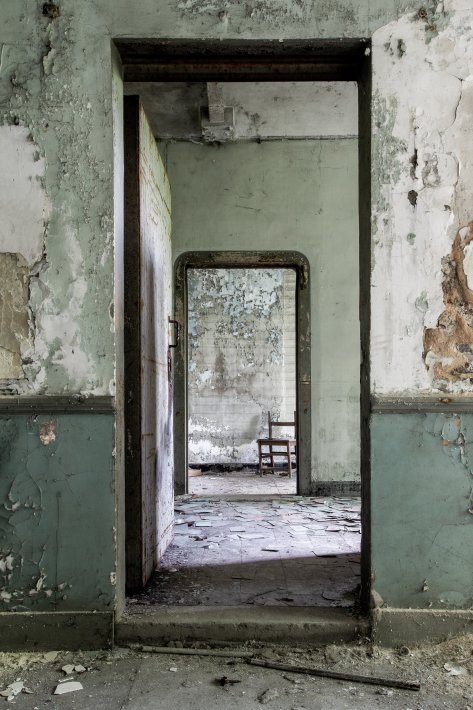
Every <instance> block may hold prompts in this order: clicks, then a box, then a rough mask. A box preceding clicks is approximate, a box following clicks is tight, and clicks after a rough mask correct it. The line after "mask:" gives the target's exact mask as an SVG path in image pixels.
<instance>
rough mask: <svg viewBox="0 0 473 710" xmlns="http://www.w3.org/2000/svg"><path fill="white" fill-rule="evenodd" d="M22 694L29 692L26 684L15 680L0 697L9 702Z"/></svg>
mask: <svg viewBox="0 0 473 710" xmlns="http://www.w3.org/2000/svg"><path fill="white" fill-rule="evenodd" d="M21 692H29V691H27V690H26V688H25V684H24V683H23V681H22V680H15V681H14V682H13V683H10V685H8V686H7V687H6V688H5V690H2V692H1V693H0V695H1V696H2V697H3V698H6V699H7V700H8V701H10V700H14V699H15V697H16V696H17V695H19V694H20V693H21Z"/></svg>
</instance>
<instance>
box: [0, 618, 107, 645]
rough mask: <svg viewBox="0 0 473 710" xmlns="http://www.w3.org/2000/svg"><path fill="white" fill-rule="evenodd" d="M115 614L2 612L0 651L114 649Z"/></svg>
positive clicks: (0, 620) (0, 619)
mask: <svg viewBox="0 0 473 710" xmlns="http://www.w3.org/2000/svg"><path fill="white" fill-rule="evenodd" d="M113 628H114V615H113V612H111V611H110V612H108V611H107V612H93V611H53V612H49V611H38V612H2V613H0V651H60V650H69V651H76V650H78V649H81V650H93V649H100V648H111V646H112V645H113Z"/></svg>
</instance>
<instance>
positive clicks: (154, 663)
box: [0, 635, 473, 710]
mask: <svg viewBox="0 0 473 710" xmlns="http://www.w3.org/2000/svg"><path fill="white" fill-rule="evenodd" d="M183 647H186V644H182V643H180V642H175V643H173V642H171V643H170V644H169V646H168V648H167V649H166V653H153V652H143V651H140V650H137V649H130V648H115V650H113V651H111V652H75V653H72V652H66V651H59V652H54V651H53V652H49V653H45V654H43V653H30V654H28V653H3V654H0V693H1V696H3V698H4V702H5V707H8V706H10V705H11V706H14V707H16V708H25V709H28V710H34V709H35V708H37V709H38V710H39V709H40V708H76V709H77V710H83V709H85V708H87V709H88V708H93V709H94V710H100V709H102V708H103V709H110V710H112V709H113V710H115V709H117V710H148V709H151V708H153V709H162V710H177V709H179V710H191V709H192V710H204V709H205V710H207V708H218V709H219V710H222V709H225V710H226V709H227V708H228V710H230V709H232V710H247V709H251V708H259V707H261V706H262V705H267V706H268V708H271V709H272V710H314V709H316V710H317V709H320V710H343V709H347V710H348V709H349V708H350V709H351V708H355V709H360V710H361V709H363V710H369V709H370V708H378V709H379V708H380V709H381V710H383V709H387V708H404V709H405V710H408V709H410V710H440V709H441V708H442V709H443V708H449V709H451V710H471V709H472V708H473V686H472V682H471V680H472V676H471V674H472V673H473V635H469V636H463V637H460V638H456V639H451V640H448V641H445V642H443V643H440V644H436V645H428V646H427V645H426V646H422V647H416V648H406V647H402V648H399V649H381V648H378V647H374V646H373V645H372V644H371V643H369V641H367V640H361V641H360V642H359V643H357V644H352V645H343V646H335V645H330V646H326V647H325V648H323V647H300V646H298V647H295V646H291V645H290V644H287V645H279V646H278V645H272V646H262V645H261V644H258V643H256V642H249V643H247V644H244V645H241V646H226V647H225V646H222V645H219V646H218V648H217V649H216V650H217V652H219V653H221V652H222V651H225V650H227V651H229V653H230V654H234V655H233V657H232V655H230V656H228V657H227V656H224V657H207V656H200V655H175V652H176V651H177V652H178V653H179V652H180V651H181V649H182V648H183ZM188 647H189V648H192V649H197V651H199V649H200V650H201V651H202V650H204V652H205V651H206V650H212V647H211V644H207V645H206V644H194V645H192V646H190V645H189V646H188ZM248 652H250V654H251V655H252V656H253V657H254V658H256V659H260V660H263V661H266V662H269V663H274V662H276V663H284V664H288V665H290V666H304V667H307V668H318V669H326V670H329V671H338V672H345V673H348V674H358V675H360V674H361V675H366V676H371V677H377V678H381V679H384V681H385V682H384V683H383V682H382V683H381V685H369V684H365V683H359V682H354V681H352V680H350V679H348V680H336V679H329V678H321V677H312V676H308V675H301V674H298V673H294V672H291V671H290V670H284V671H282V670H274V669H269V668H262V667H258V666H254V665H250V663H249V662H248V658H239V657H238V655H239V654H241V653H243V654H245V653H246V654H248ZM389 679H394V680H403V681H419V682H420V690H419V691H413V690H402V689H398V688H392V687H390V685H389ZM71 682H72V683H79V684H80V687H79V686H77V685H74V686H73V687H71V686H69V687H70V692H68V693H64V694H61V695H57V694H55V692H57V691H56V689H57V688H58V686H59V687H60V686H63V685H64V686H65V685H67V684H68V683H71ZM73 688H75V689H73ZM16 693H17V694H16ZM9 694H10V699H8V695H9ZM3 698H2V697H0V707H1V702H2V699H3Z"/></svg>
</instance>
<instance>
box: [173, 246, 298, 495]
mask: <svg viewBox="0 0 473 710" xmlns="http://www.w3.org/2000/svg"><path fill="white" fill-rule="evenodd" d="M199 274H200V275H201V276H200V278H199V276H198V275H199ZM230 274H232V276H233V278H234V279H236V278H237V279H238V281H235V283H238V284H239V287H238V288H237V291H238V290H240V291H241V285H242V279H243V278H244V277H245V276H246V279H247V283H248V282H249V283H251V284H253V286H254V287H255V289H256V292H258V289H259V290H260V292H261V281H260V278H259V277H261V276H262V275H263V274H264V275H265V276H267V277H268V282H269V283H268V288H269V291H270V293H269V294H267V295H266V296H264V298H266V297H267V298H269V299H273V300H275V299H277V298H278V290H279V295H280V297H281V300H280V302H279V308H274V310H275V311H276V313H275V318H276V319H279V320H280V324H279V331H280V332H279V333H278V331H277V330H275V328H274V327H271V326H270V327H269V330H268V329H267V325H268V313H269V311H268V313H267V314H266V315H263V314H262V313H261V312H260V311H258V309H256V311H255V308H254V305H251V303H250V301H251V296H250V295H249V294H247V310H248V314H247V315H248V316H249V317H252V318H253V319H256V320H258V321H259V323H260V325H259V333H260V337H259V338H258V339H259V340H260V341H263V333H266V336H265V338H266V340H267V341H268V342H265V343H263V342H259V343H258V347H259V349H260V350H261V352H260V355H259V357H260V359H261V360H264V361H265V363H264V364H265V367H266V369H264V370H263V369H262V368H260V370H262V374H261V372H260V373H259V379H260V381H261V380H263V384H261V386H260V398H261V397H263V403H261V401H260V402H259V403H258V401H256V402H255V397H256V398H257V397H258V393H257V392H255V391H254V389H253V388H251V387H245V386H243V387H241V388H240V391H236V392H235V391H234V390H232V388H231V387H230V386H225V385H224V386H223V390H224V392H225V391H226V394H225V396H223V397H222V394H221V395H220V396H218V397H217V401H219V402H221V403H222V405H223V404H225V405H226V407H227V408H229V409H230V411H231V406H233V407H234V408H235V409H238V410H240V411H241V412H242V413H243V411H245V412H246V414H245V416H247V415H248V409H249V402H251V403H252V407H253V409H252V410H250V412H249V417H248V416H247V419H246V425H245V426H246V431H247V433H246V436H247V439H248V440H249V445H248V443H247V442H245V443H244V444H243V447H244V449H245V448H246V451H247V453H246V455H247V456H248V458H249V459H250V462H251V463H253V464H255V463H256V461H257V451H258V448H257V444H256V440H257V438H258V435H259V434H261V435H266V436H267V420H266V428H265V418H267V412H268V409H267V407H269V411H273V412H274V413H275V414H276V415H278V414H279V416H280V413H281V409H279V413H278V412H277V411H276V409H277V407H279V408H280V407H281V404H282V403H283V394H284V387H281V386H279V385H276V386H275V387H274V388H273V386H272V383H271V374H273V373H272V369H273V368H272V367H271V359H274V360H275V361H278V360H279V361H280V362H279V366H275V368H274V369H277V370H278V371H280V372H278V375H279V376H280V374H281V372H283V371H284V363H283V362H282V361H281V360H282V359H283V357H282V356H283V355H284V349H286V350H287V353H286V360H290V359H291V357H292V359H293V360H292V381H291V374H290V372H291V368H290V369H289V371H288V375H289V383H287V384H289V389H291V386H292V392H290V393H289V397H288V398H287V399H286V400H285V401H284V404H285V406H286V410H288V411H287V414H288V415H290V411H292V412H293V415H292V416H293V417H294V410H295V416H296V420H297V430H296V440H297V446H296V450H297V461H295V462H294V463H296V471H297V474H296V473H294V484H297V485H294V486H293V487H291V488H293V490H291V491H290V492H291V493H294V494H295V493H301V494H304V493H306V494H307V493H308V492H310V470H311V431H312V427H311V387H310V382H311V376H310V371H311V353H310V347H306V345H305V344H306V343H310V269H309V264H308V261H307V259H306V258H305V257H304V256H303V255H302V254H299V253H297V252H211V253H210V252H189V253H185V254H182V255H181V256H180V257H179V259H178V260H177V263H176V271H175V314H176V319H177V321H178V322H181V323H183V324H185V327H184V328H183V332H182V337H181V338H180V339H179V343H178V347H177V348H176V349H175V356H174V357H175V359H174V373H175V376H174V396H175V400H174V402H175V406H174V432H175V439H174V441H175V448H174V467H175V492H176V495H182V494H186V493H188V492H189V480H190V478H189V475H188V471H189V469H190V467H191V465H192V464H194V463H196V462H194V461H192V460H189V447H187V446H182V442H183V441H184V442H186V441H189V420H190V418H191V414H192V411H193V410H191V409H190V407H189V404H190V403H189V399H190V398H189V393H190V388H189V380H190V375H189V368H190V366H193V365H192V357H193V356H192V352H191V351H192V348H193V347H195V345H196V344H198V343H197V342H196V340H197V337H196V336H198V333H199V331H198V329H196V324H195V322H194V321H193V320H192V321H190V320H189V295H190V297H191V306H192V305H196V304H195V300H194V301H192V298H193V293H192V292H191V294H189V275H190V279H191V284H192V286H195V285H196V283H198V281H199V280H200V281H201V282H202V279H203V281H204V282H205V279H206V277H207V278H209V277H210V278H212V276H213V277H214V278H217V279H219V278H222V277H223V278H225V276H226V277H227V278H228V276H229V275H230ZM202 275H203V276H202ZM284 276H285V278H286V283H287V286H286V288H287V289H288V290H291V288H292V286H293V290H292V297H289V304H287V305H286V311H285V309H284V303H283V300H284V293H283V284H284ZM278 282H279V284H280V285H279V286H278V289H276V290H275V289H274V286H275V285H276V284H277V283H278ZM271 284H272V286H271ZM291 284H292V286H291ZM207 286H208V283H207ZM232 290H233V289H232V288H229V286H228V282H227V286H226V291H228V292H229V293H227V298H225V299H220V301H221V303H220V306H219V307H220V309H221V315H222V317H223V320H220V321H219V324H217V325H218V328H219V329H221V328H226V331H227V334H228V332H229V324H230V322H231V321H232V314H231V311H232V310H233V311H234V305H235V304H234V298H233V297H232V293H231V292H232ZM204 293H205V294H206V297H205V299H204V303H205V304H207V307H209V306H210V307H211V312H212V314H213V316H215V309H214V308H213V307H212V306H215V304H212V301H211V300H210V304H209V299H210V298H211V293H210V292H209V291H208V290H207V288H205V289H204ZM287 297H288V293H287V292H286V298H287ZM262 298H263V296H262ZM281 301H282V303H281ZM274 305H275V304H274ZM240 306H241V303H240ZM264 308H265V309H266V308H267V304H266V305H265V306H264ZM237 310H238V309H237ZM270 310H271V309H270ZM225 311H227V313H225ZM291 312H292V315H291ZM262 315H263V317H261V316H262ZM284 315H285V316H286V320H287V321H288V322H289V323H291V319H292V325H290V324H289V323H288V332H287V333H286V335H287V336H288V337H287V340H286V342H284V338H283V333H282V328H283V325H284V322H283V320H284ZM233 320H234V321H235V327H236V330H233V331H232V333H231V335H230V337H229V338H227V341H229V342H230V344H231V345H232V346H233V347H235V346H236V351H237V352H238V351H239V350H240V352H244V349H240V348H239V343H240V331H239V330H238V325H241V324H242V321H241V320H240V323H239V319H238V318H236V319H235V318H233ZM247 326H250V328H249V329H248V330H247V333H248V335H251V337H252V339H253V344H255V339H254V336H255V330H257V329H256V328H255V323H253V324H249V323H248V322H247ZM290 330H292V333H293V335H292V336H291V333H290ZM194 332H195V333H196V336H194V335H193V333H194ZM234 333H235V335H234ZM217 335H218V338H217V339H218V342H220V343H222V341H223V340H224V338H222V337H221V334H220V335H219V334H217ZM278 335H280V336H281V337H280V342H279V343H275V342H273V343H271V340H273V341H274V340H275V339H276V338H277V337H278ZM246 340H248V338H246ZM291 340H292V344H291ZM274 346H275V347H276V349H275V347H274ZM291 346H292V355H290V351H291ZM252 350H253V352H252V359H251V360H246V362H245V359H246V358H245V357H243V362H242V363H240V368H241V367H245V366H248V367H250V368H253V369H255V368H254V360H255V355H257V353H255V348H254V347H253V349H252ZM234 352H235V350H234ZM221 355H222V351H221V350H220V354H219V352H218V348H217V351H215V350H214V353H213V356H214V359H215V357H217V358H219V359H221ZM208 356H209V353H207V354H206V357H208ZM194 357H195V356H194ZM266 361H269V362H266ZM248 363H253V364H250V365H248ZM202 372H203V373H204V381H205V379H206V378H207V377H212V372H211V371H210V373H209V374H207V372H208V369H203V370H202ZM191 374H192V375H193V373H191ZM222 374H223V373H220V374H219V373H217V374H216V375H215V376H214V377H215V378H216V381H217V378H218V377H221V376H222ZM238 375H240V377H238ZM234 376H235V379H236V380H237V381H238V380H239V379H240V378H241V372H238V371H236V372H234ZM197 377H198V379H200V380H201V379H202V378H199V373H197ZM192 379H194V378H192ZM265 380H267V382H265ZM220 384H223V383H220ZM228 384H229V383H227V385H228ZM219 386H220V385H219ZM277 386H279V392H280V393H281V394H280V396H279V397H277V398H275V399H273V397H274V389H275V388H276V387H277ZM196 389H198V388H196ZM242 394H243V396H244V400H243V403H241V402H240V401H239V398H241V396H242ZM210 398H211V399H212V398H213V402H212V407H213V410H215V404H216V400H215V396H214V394H213V391H212V390H211V391H210ZM245 400H246V401H245ZM229 401H231V402H232V403H233V405H230V407H229ZM289 403H290V404H289ZM271 404H272V409H271V406H270V405H271ZM194 406H195V403H194ZM197 406H199V405H198V404H197ZM201 406H202V405H201ZM242 416H243V414H242ZM255 420H256V421H255ZM220 423H221V422H219V424H220ZM223 424H224V425H225V423H223ZM191 426H193V423H191ZM211 426H212V424H211ZM230 436H232V432H230ZM233 440H234V439H233ZM216 448H217V451H215V456H217V457H218V456H221V455H222V454H221V453H220V452H219V450H218V447H216ZM233 448H235V447H232V449H233ZM234 455H235V454H234V452H233V451H232V452H231V454H230V456H228V458H230V459H231V458H232V457H233V456H234ZM236 456H237V457H239V456H240V454H239V452H238V450H237V452H236ZM234 462H236V463H238V464H242V463H244V462H242V461H241V459H240V460H239V461H234ZM219 463H222V462H219ZM252 469H253V470H252V472H251V473H250V474H249V475H250V476H252V477H256V473H257V472H256V470H255V466H254V465H253V467H252ZM263 480H264V479H263ZM263 485H264V483H263ZM240 492H241V493H248V490H246V491H245V490H241V491H240ZM260 492H261V491H260ZM269 492H270V491H266V493H267V494H269ZM288 492H289V491H288Z"/></svg>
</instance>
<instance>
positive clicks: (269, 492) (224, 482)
mask: <svg viewBox="0 0 473 710" xmlns="http://www.w3.org/2000/svg"><path fill="white" fill-rule="evenodd" d="M188 488H189V493H190V494H192V495H197V496H210V495H219V496H225V495H236V494H238V493H241V494H249V495H264V496H276V495H289V496H290V495H295V494H296V493H297V473H296V472H295V471H293V474H292V477H291V478H289V476H279V475H277V476H274V475H273V474H265V475H264V476H260V475H258V474H257V473H256V472H255V471H245V470H243V471H226V472H224V473H220V472H217V471H207V472H205V473H202V475H201V476H189V486H188Z"/></svg>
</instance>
